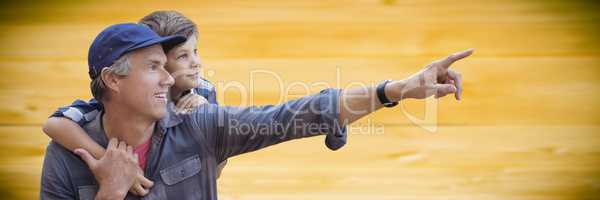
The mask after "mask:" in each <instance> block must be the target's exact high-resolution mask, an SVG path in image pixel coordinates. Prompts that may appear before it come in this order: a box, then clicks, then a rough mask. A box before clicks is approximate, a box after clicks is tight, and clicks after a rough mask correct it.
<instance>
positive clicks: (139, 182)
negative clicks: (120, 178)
mask: <svg viewBox="0 0 600 200" xmlns="http://www.w3.org/2000/svg"><path fill="white" fill-rule="evenodd" d="M135 158H136V159H135V161H136V163H137V162H139V159H138V157H137V155H136V157H135ZM153 185H154V182H152V181H150V180H149V179H148V178H146V177H145V176H144V172H143V171H142V169H140V168H139V167H138V170H137V176H136V179H135V182H134V183H133V186H131V188H129V192H131V194H134V195H137V196H146V195H147V194H148V192H150V188H152V186H153Z"/></svg>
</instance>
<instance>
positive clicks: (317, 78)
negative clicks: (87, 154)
mask: <svg viewBox="0 0 600 200" xmlns="http://www.w3.org/2000/svg"><path fill="white" fill-rule="evenodd" d="M1 5H2V7H3V9H2V10H1V11H0V30H2V31H0V44H1V45H0V75H1V76H2V77H1V78H0V102H1V103H0V198H6V199H34V198H36V197H37V195H38V194H37V193H38V190H39V189H38V188H39V176H40V167H41V162H42V156H43V151H44V149H45V145H46V144H47V142H48V139H47V138H46V137H45V136H44V135H43V134H42V133H41V131H40V125H41V124H42V123H43V122H44V120H45V118H46V117H47V116H48V115H49V114H50V113H51V112H52V111H53V110H54V109H56V108H57V107H58V106H61V105H65V104H68V103H70V102H71V101H72V100H73V99H75V98H86V99H87V98H89V96H90V95H89V88H88V84H89V80H88V78H87V60H86V57H87V49H88V47H89V45H90V42H91V40H92V39H93V37H94V36H95V35H96V34H97V33H98V32H99V31H100V30H101V29H102V28H103V27H106V26H108V25H109V24H113V23H118V22H133V21H136V20H138V19H139V18H141V17H142V16H144V15H146V14H148V13H150V12H151V11H154V10H162V9H174V10H179V11H181V12H183V13H184V14H185V15H186V16H188V17H190V18H191V19H192V20H193V21H195V22H196V23H197V24H198V26H199V29H200V32H201V35H200V38H199V51H200V55H201V58H202V61H203V66H204V71H203V72H204V74H205V76H206V77H207V78H208V79H209V80H211V81H213V82H214V83H215V84H216V85H217V88H218V90H219V91H220V92H222V93H220V94H219V97H221V98H223V99H222V100H224V101H222V102H224V103H225V104H228V105H239V104H240V103H241V102H240V100H241V98H240V97H239V92H237V91H236V90H234V89H232V88H228V87H227V84H228V83H232V82H233V81H237V82H239V83H240V84H241V85H243V86H245V87H247V88H248V87H249V85H250V83H251V82H252V83H253V84H254V85H255V87H254V91H253V92H252V94H253V95H254V101H253V102H252V103H255V104H266V103H277V102H278V98H277V97H278V95H279V94H278V93H277V91H278V89H279V88H277V87H275V85H277V84H278V83H277V80H276V78H274V77H273V76H270V75H266V74H260V73H258V75H256V76H254V79H251V78H250V77H251V75H250V74H251V73H252V72H255V73H256V72H259V71H260V70H263V71H264V70H266V71H270V72H273V73H275V74H277V76H278V77H279V79H281V80H282V81H283V87H284V88H286V87H290V86H293V84H294V83H297V82H304V83H308V84H309V85H310V84H311V83H316V82H325V83H327V84H329V85H331V86H336V87H346V86H348V85H349V84H350V83H354V84H355V83H356V82H360V83H364V84H372V83H375V82H376V81H379V80H381V79H387V78H402V77H405V76H407V75H409V74H410V73H412V72H415V71H416V70H418V69H420V67H422V66H423V65H426V64H427V63H429V62H431V61H432V60H434V59H437V58H440V57H443V56H445V55H447V54H448V53H451V52H454V51H458V50H461V49H466V48H471V47H474V48H476V49H477V51H476V54H475V55H474V56H472V57H471V58H469V59H468V60H466V61H464V62H460V63H457V65H456V68H457V69H458V70H460V71H461V72H462V73H463V76H464V78H465V93H464V100H463V101H461V102H459V103H457V102H455V101H453V100H452V99H450V98H448V99H444V100H442V101H440V102H439V104H438V107H437V109H438V112H437V113H438V123H439V125H440V126H439V127H438V130H437V132H436V133H434V134H432V133H429V132H427V131H425V130H424V129H422V128H420V127H418V126H415V124H413V123H412V122H411V121H409V119H408V117H407V116H406V114H404V113H403V111H406V112H408V113H411V114H412V115H414V116H416V117H422V115H423V112H424V104H423V102H417V101H407V102H405V103H404V105H405V106H406V110H401V109H399V108H397V109H394V110H384V111H381V112H379V113H377V114H375V115H373V116H371V117H369V119H367V120H363V121H362V123H361V124H363V125H364V124H365V123H367V122H374V123H375V124H376V125H384V128H385V132H384V134H382V135H365V134H359V133H358V130H354V131H353V132H352V133H354V134H351V135H350V143H349V144H348V146H347V147H345V148H344V149H342V150H340V151H338V152H329V151H327V150H326V149H325V148H324V146H323V141H322V140H323V138H322V137H316V138H310V139H306V140H302V141H293V142H289V143H286V144H283V145H277V146H275V147H273V148H269V149H267V150H264V151H259V152H256V153H251V154H248V155H243V156H240V157H239V158H234V159H232V160H231V161H230V164H229V165H228V166H227V167H226V169H225V172H224V174H223V178H222V179H220V180H219V186H220V188H219V194H220V195H221V197H222V199H410V200H413V199H543V200H547V199H597V198H599V197H600V168H598V167H597V166H600V165H599V164H600V154H599V153H600V152H599V149H598V146H599V145H600V137H599V136H598V134H600V128H599V125H600V105H599V104H600V103H599V102H600V37H598V33H600V15H599V14H598V13H597V10H599V9H600V7H599V6H598V5H600V4H597V3H595V2H593V1H560V0H551V1H516V0H501V1H472V0H455V1H441V0H437V1H435V0H427V1H397V0H382V1H379V0H360V1H334V0H331V1H318V2H316V1H273V0H260V1H195V2H193V3H190V2H187V1H162V2H152V3H150V2H147V1H127V2H120V1H112V0H111V1H101V2H100V1H97V2H93V1H87V2H79V3H74V2H71V1H54V2H35V3H19V2H16V3H3V4H1ZM4 8H6V9H4ZM338 72H339V81H338V78H337V77H338ZM355 86H356V85H355ZM321 88H322V85H321V86H310V87H309V93H315V92H317V91H318V90H319V89H321ZM289 92H290V93H289V94H287V97H289V98H294V97H298V96H301V95H302V94H305V93H306V91H303V90H301V89H299V88H292V89H291V90H290V91H289ZM285 95H286V94H284V96H285ZM242 103H243V102H242ZM246 104H250V102H246Z"/></svg>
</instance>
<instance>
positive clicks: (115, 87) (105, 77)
mask: <svg viewBox="0 0 600 200" xmlns="http://www.w3.org/2000/svg"><path fill="white" fill-rule="evenodd" d="M100 77H102V82H104V85H105V86H106V89H109V90H112V91H114V92H116V93H119V83H120V81H121V79H120V78H119V75H117V74H115V73H112V72H111V71H110V70H109V69H108V68H104V69H102V72H100Z"/></svg>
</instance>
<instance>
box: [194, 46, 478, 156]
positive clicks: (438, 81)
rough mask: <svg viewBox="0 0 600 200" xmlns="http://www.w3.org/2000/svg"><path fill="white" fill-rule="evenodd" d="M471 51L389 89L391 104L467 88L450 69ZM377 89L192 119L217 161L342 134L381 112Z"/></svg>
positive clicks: (209, 111) (213, 111)
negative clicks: (302, 139) (266, 148)
mask: <svg viewBox="0 0 600 200" xmlns="http://www.w3.org/2000/svg"><path fill="white" fill-rule="evenodd" d="M471 53H472V51H471V50H469V51H464V52H460V53H456V54H453V55H451V56H449V57H447V58H446V59H442V60H439V61H435V62H433V63H432V64H430V65H428V66H426V67H425V68H424V69H423V70H421V71H420V72H418V73H416V74H414V75H413V76H411V77H408V78H406V79H403V80H399V81H391V82H389V83H388V84H387V85H386V87H384V91H385V92H384V93H385V96H386V97H387V98H388V99H389V100H390V101H394V102H395V101H400V100H402V99H406V98H416V99H423V98H426V97H429V96H433V95H435V96H436V97H443V96H445V95H448V94H450V93H455V95H456V98H457V99H460V95H461V91H462V85H461V82H462V81H461V78H460V75H459V74H458V72H455V71H452V70H449V67H450V65H451V64H452V63H453V62H455V61H457V60H460V59H462V58H465V57H467V56H469V55H470V54H471ZM376 89H377V88H376V87H371V88H356V89H347V90H343V91H342V90H337V89H327V90H323V91H321V92H320V93H319V94H315V95H310V96H306V97H303V98H300V99H296V100H292V101H289V102H286V103H283V104H280V105H269V106H262V107H256V106H255V107H247V108H239V107H218V106H214V105H207V106H203V107H201V108H200V110H198V112H195V113H194V114H193V115H190V116H191V117H192V118H193V119H191V120H192V121H194V122H195V124H196V125H198V128H199V129H198V130H202V131H200V132H204V133H205V134H207V138H208V140H209V141H212V142H213V144H214V145H215V146H214V147H215V153H216V157H217V159H219V160H218V161H221V160H224V159H226V158H228V157H231V156H235V155H238V154H242V153H245V152H250V151H254V150H257V149H261V148H264V147H267V146H270V145H273V144H277V143H280V142H284V141H288V140H292V139H297V138H303V137H310V136H315V135H319V134H329V135H343V136H345V131H346V130H345V126H346V125H348V124H350V123H352V122H354V121H356V120H358V119H360V118H361V117H364V116H366V115H368V114H370V113H372V112H374V111H376V110H377V109H379V108H381V107H382V104H381V103H380V101H379V99H378V97H377V93H376Z"/></svg>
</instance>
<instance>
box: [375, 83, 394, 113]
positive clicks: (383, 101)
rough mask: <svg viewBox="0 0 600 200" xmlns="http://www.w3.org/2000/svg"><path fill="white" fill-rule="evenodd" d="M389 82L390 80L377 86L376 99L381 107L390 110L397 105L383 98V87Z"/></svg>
mask: <svg viewBox="0 0 600 200" xmlns="http://www.w3.org/2000/svg"><path fill="white" fill-rule="evenodd" d="M389 82H391V80H385V81H383V82H381V83H380V84H379V85H378V86H377V98H378V99H379V102H381V104H383V106H385V107H388V108H391V107H394V106H396V105H398V102H397V101H394V102H391V101H390V99H388V98H387V97H386V96H385V85H387V84H388V83H389Z"/></svg>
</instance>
